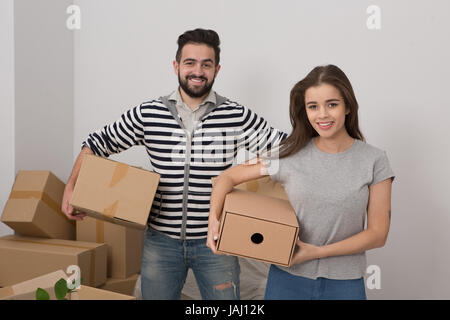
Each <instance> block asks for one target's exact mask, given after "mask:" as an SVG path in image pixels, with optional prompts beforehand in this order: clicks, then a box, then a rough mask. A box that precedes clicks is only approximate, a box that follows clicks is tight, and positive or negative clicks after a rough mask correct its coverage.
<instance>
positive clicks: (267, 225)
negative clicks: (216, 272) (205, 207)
mask: <svg viewBox="0 0 450 320" xmlns="http://www.w3.org/2000/svg"><path fill="white" fill-rule="evenodd" d="M213 183H214V182H213ZM247 190H253V192H252V191H247ZM259 192H261V193H259ZM286 199H287V196H286V193H285V192H284V189H283V188H282V186H281V185H280V184H279V183H274V182H273V181H272V180H271V179H270V178H269V177H263V178H261V179H258V180H254V181H250V182H248V183H245V184H242V185H240V186H238V187H237V188H235V189H234V190H233V191H232V192H230V193H229V194H227V196H226V197H225V202H224V206H223V212H222V215H221V223H220V230H219V239H218V241H217V251H219V252H222V253H226V254H232V255H236V256H241V257H245V258H252V259H256V260H260V261H264V262H268V263H273V264H277V265H281V266H289V264H290V261H291V258H292V255H293V253H294V249H295V244H296V240H297V237H298V232H299V225H298V220H297V217H296V215H295V211H294V209H293V208H292V206H291V205H290V203H289V201H288V200H286Z"/></svg>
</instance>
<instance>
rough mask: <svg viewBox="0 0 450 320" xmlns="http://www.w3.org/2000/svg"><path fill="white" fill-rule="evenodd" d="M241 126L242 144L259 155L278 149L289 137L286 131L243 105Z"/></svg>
mask: <svg viewBox="0 0 450 320" xmlns="http://www.w3.org/2000/svg"><path fill="white" fill-rule="evenodd" d="M241 126H242V130H243V132H242V135H241V137H240V139H239V141H240V142H241V146H243V147H244V148H245V149H246V150H247V151H250V152H252V153H255V154H257V155H258V156H260V155H262V154H264V153H265V152H266V151H267V150H269V149H272V150H276V149H277V148H278V147H279V145H280V143H281V142H282V141H283V140H284V139H286V137H287V134H286V133H284V132H282V131H280V130H278V129H275V128H272V127H271V126H270V125H269V124H268V123H267V121H266V120H265V119H264V118H262V117H260V116H258V115H257V114H256V113H254V112H253V111H252V110H250V109H248V108H246V107H243V115H242V124H241Z"/></svg>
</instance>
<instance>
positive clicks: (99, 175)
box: [70, 155, 160, 230]
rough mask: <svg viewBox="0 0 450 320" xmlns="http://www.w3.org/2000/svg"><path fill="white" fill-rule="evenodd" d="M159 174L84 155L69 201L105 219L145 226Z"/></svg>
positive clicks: (96, 216)
mask: <svg viewBox="0 0 450 320" xmlns="http://www.w3.org/2000/svg"><path fill="white" fill-rule="evenodd" d="M159 177H160V176H159V174H157V173H155V172H152V171H148V170H144V169H140V168H136V167H132V166H129V165H127V164H124V163H120V162H117V161H113V160H109V159H105V158H102V157H97V156H94V155H85V156H84V158H83V163H82V164H81V169H80V173H79V175H78V178H77V182H76V183H75V189H74V191H73V193H72V198H71V200H70V205H72V206H73V207H74V208H75V209H76V210H78V211H81V212H85V213H86V214H87V215H89V216H91V217H93V218H96V219H101V220H105V221H108V222H112V223H116V224H120V225H124V226H127V227H133V228H138V229H141V230H143V229H145V227H146V226H147V219H148V216H149V214H150V209H151V206H152V203H153V198H154V197H155V193H156V189H157V187H158V183H159Z"/></svg>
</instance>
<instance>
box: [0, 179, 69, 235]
mask: <svg viewBox="0 0 450 320" xmlns="http://www.w3.org/2000/svg"><path fill="white" fill-rule="evenodd" d="M64 187H65V184H64V183H63V182H62V181H61V180H59V179H58V178H57V177H56V176H55V175H54V174H53V173H51V172H50V171H20V172H19V173H18V174H17V177H16V180H15V182H14V185H13V187H12V190H11V194H10V196H9V199H8V202H7V203H6V205H5V208H4V210H3V215H2V219H1V221H2V222H3V223H5V224H7V225H8V226H10V227H11V228H12V229H13V230H15V231H16V232H17V233H19V234H22V235H27V236H31V237H44V238H54V239H66V240H75V222H74V221H72V220H69V219H68V218H67V217H66V215H65V214H64V213H63V212H62V211H61V202H62V197H63V194H64Z"/></svg>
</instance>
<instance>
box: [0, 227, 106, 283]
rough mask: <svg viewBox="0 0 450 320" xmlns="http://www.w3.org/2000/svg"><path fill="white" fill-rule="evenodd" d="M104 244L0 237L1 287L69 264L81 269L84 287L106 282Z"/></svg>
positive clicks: (63, 268)
mask: <svg viewBox="0 0 450 320" xmlns="http://www.w3.org/2000/svg"><path fill="white" fill-rule="evenodd" d="M107 251H108V247H107V245H105V244H97V243H89V242H81V241H71V240H57V239H41V238H30V237H19V236H5V237H1V238H0V257H1V259H0V285H1V286H10V285H13V284H15V283H19V282H22V281H25V280H28V279H32V278H35V277H38V276H40V275H43V274H46V273H49V272H51V271H54V270H56V269H62V270H66V269H67V267H68V266H69V265H78V266H79V267H80V269H81V278H82V283H83V284H90V285H91V286H100V285H102V284H103V283H105V281H106V267H107V265H106V259H107V254H108V252H107Z"/></svg>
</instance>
